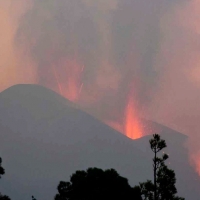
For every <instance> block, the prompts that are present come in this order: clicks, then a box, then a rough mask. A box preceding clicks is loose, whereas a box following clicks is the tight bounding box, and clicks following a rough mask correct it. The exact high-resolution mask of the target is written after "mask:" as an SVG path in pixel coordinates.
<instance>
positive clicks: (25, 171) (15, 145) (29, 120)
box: [0, 85, 200, 200]
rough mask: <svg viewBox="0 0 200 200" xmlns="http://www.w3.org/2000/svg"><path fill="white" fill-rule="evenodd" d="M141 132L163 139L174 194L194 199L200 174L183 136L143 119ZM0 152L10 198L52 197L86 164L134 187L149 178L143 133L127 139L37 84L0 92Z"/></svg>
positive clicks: (4, 186) (3, 182)
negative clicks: (174, 183)
mask: <svg viewBox="0 0 200 200" xmlns="http://www.w3.org/2000/svg"><path fill="white" fill-rule="evenodd" d="M143 125H144V127H145V130H146V132H147V134H151V133H154V131H155V132H159V134H161V136H162V138H163V139H165V140H166V142H167V144H168V148H167V150H166V152H167V153H169V155H170V159H169V163H168V164H169V166H170V168H172V169H174V170H175V173H176V176H177V188H178V193H179V195H180V196H183V197H185V198H186V199H190V200H198V199H200V191H199V188H200V179H199V177H198V175H197V173H196V172H195V170H194V168H193V167H192V166H191V165H190V164H189V159H188V151H187V149H186V147H185V143H186V142H187V136H185V135H183V134H181V133H179V132H177V131H174V130H172V129H170V128H168V127H165V126H163V125H160V124H158V123H155V122H152V121H148V120H143ZM0 133H1V140H0V156H1V157H2V158H3V166H4V168H5V171H6V174H5V176H4V177H3V178H2V180H1V189H0V190H1V192H2V193H3V194H7V195H9V196H10V197H11V198H12V199H22V200H25V199H29V198H30V197H31V195H34V196H35V197H37V199H43V200H47V199H50V198H51V199H52V198H53V197H54V195H55V194H56V188H57V185H58V183H59V181H61V180H63V181H68V180H69V178H70V175H71V174H72V173H74V172H75V171H76V170H85V169H87V168H89V167H98V168H102V169H110V168H114V169H116V170H117V171H118V172H119V174H120V175H122V176H124V177H127V178H128V179H129V183H130V184H131V185H132V186H134V185H136V184H138V183H139V182H143V181H146V180H147V179H152V178H153V174H152V156H153V155H152V152H151V151H150V148H149V142H148V141H149V139H150V137H151V136H150V135H149V136H145V137H143V138H140V139H137V140H131V139H129V138H127V137H126V136H124V135H123V134H121V133H119V132H117V131H115V130H114V129H112V128H110V127H109V126H107V125H105V124H104V123H102V122H100V121H99V120H97V119H96V118H94V117H92V116H91V115H89V114H87V113H85V112H84V111H82V110H80V109H79V108H78V106H77V105H75V104H74V103H72V102H70V101H68V100H66V99H65V98H63V97H62V96H60V95H59V94H57V93H55V92H53V91H51V90H49V89H46V88H44V87H42V86H38V85H16V86H13V87H11V88H9V89H7V90H5V91H3V92H2V93H0Z"/></svg>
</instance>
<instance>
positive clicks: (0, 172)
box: [0, 158, 5, 178]
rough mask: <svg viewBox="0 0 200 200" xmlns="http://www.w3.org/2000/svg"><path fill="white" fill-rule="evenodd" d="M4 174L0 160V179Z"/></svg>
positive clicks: (0, 160)
mask: <svg viewBox="0 0 200 200" xmlns="http://www.w3.org/2000/svg"><path fill="white" fill-rule="evenodd" d="M4 174H5V170H4V168H3V167H2V159H1V158H0V178H1V176H2V175H4Z"/></svg>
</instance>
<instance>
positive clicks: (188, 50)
mask: <svg viewBox="0 0 200 200" xmlns="http://www.w3.org/2000/svg"><path fill="white" fill-rule="evenodd" d="M199 8H200V1H199V0H191V1H185V0H174V1H169V0H152V1H147V0H123V1H119V0H96V1H92V0H73V1H70V0H57V1H55V0H48V1H47V0H46V1H45V0H29V1H27V0H19V1H18V2H17V3H16V1H14V0H7V1H3V0H0V17H1V19H2V20H1V21H0V29H1V30H2V31H1V35H0V44H1V47H2V48H1V49H0V70H1V71H0V80H1V84H0V89H1V90H3V89H5V88H7V87H9V86H11V85H13V84H17V83H39V84H41V85H43V86H46V87H48V88H51V89H53V90H55V91H57V92H58V93H60V94H61V95H63V96H65V97H66V98H68V99H70V100H72V101H74V102H76V103H77V104H79V106H80V107H81V108H82V109H84V110H86V111H87V112H89V113H91V114H93V115H94V116H96V117H98V118H99V119H101V120H102V121H104V122H106V123H107V124H109V125H111V126H112V127H114V128H116V129H117V130H119V131H121V132H123V133H126V134H127V135H128V136H129V137H131V138H137V137H140V136H141V135H144V134H145V133H143V130H142V124H141V122H140V118H147V119H151V120H155V121H157V122H160V123H162V124H165V125H167V126H170V127H172V128H174V129H176V130H178V131H181V132H183V133H185V134H187V135H189V136H190V144H189V147H190V150H191V160H192V162H194V161H195V163H196V165H198V159H197V158H198V154H200V153H199V150H200V149H199V148H198V144H196V142H195V141H198V139H199V133H198V130H200V125H199V123H198V120H199V115H200V114H199V113H200V108H199V106H198V102H199V100H200V93H199V92H198V91H199V88H200V67H199V63H200V58H199V33H200V26H199V25H198V22H199V13H200V9H199ZM131 124H133V125H134V127H135V128H133V129H132V128H130V126H131ZM130 131H131V132H135V133H136V132H137V134H135V135H129V134H128V132H130ZM199 168H200V164H199Z"/></svg>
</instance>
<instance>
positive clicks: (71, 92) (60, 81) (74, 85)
mask: <svg viewBox="0 0 200 200" xmlns="http://www.w3.org/2000/svg"><path fill="white" fill-rule="evenodd" d="M83 70H84V66H83V65H81V64H80V63H79V62H78V61H77V60H76V59H66V60H64V61H62V62H61V63H58V67H56V66H54V65H53V66H52V73H53V76H54V78H55V81H56V84H57V88H58V91H59V93H60V95H62V96H64V97H65V98H67V99H69V100H70V101H73V102H77V101H78V100H79V97H80V94H81V91H82V89H83V86H84V85H83V83H82V82H81V76H82V73H83Z"/></svg>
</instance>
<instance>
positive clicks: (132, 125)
mask: <svg viewBox="0 0 200 200" xmlns="http://www.w3.org/2000/svg"><path fill="white" fill-rule="evenodd" d="M124 129H125V130H124V132H125V134H126V136H127V137H129V138H131V139H138V138H141V137H142V135H143V134H142V126H141V124H140V122H139V120H138V116H137V113H136V109H135V105H134V101H133V99H132V98H131V97H130V98H129V100H128V104H127V107H126V113H125V124H124Z"/></svg>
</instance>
